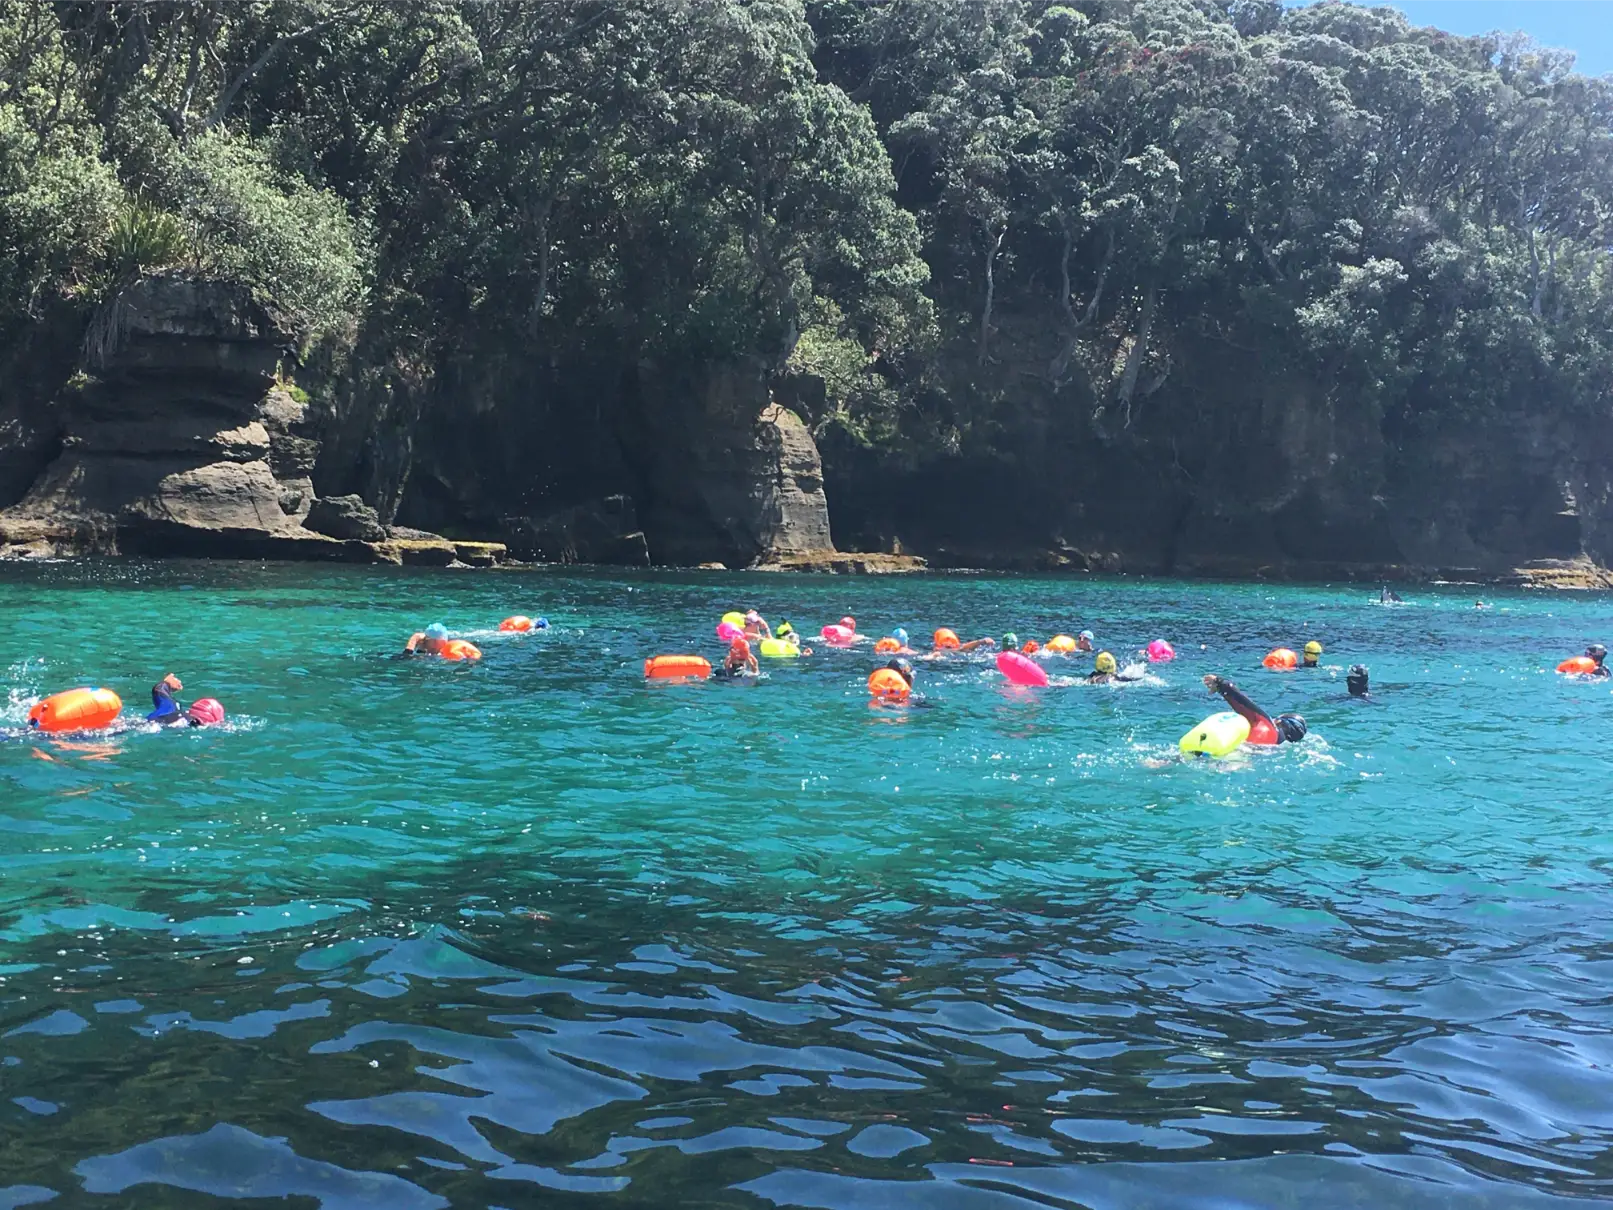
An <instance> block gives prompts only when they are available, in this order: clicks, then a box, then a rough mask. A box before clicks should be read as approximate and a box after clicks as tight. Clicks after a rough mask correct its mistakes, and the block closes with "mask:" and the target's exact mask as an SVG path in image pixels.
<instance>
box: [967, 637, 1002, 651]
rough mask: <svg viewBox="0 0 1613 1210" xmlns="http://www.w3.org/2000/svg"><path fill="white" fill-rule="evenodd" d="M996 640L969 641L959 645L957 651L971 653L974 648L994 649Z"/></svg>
mask: <svg viewBox="0 0 1613 1210" xmlns="http://www.w3.org/2000/svg"><path fill="white" fill-rule="evenodd" d="M996 645H997V640H996V639H970V640H969V641H968V642H967V643H959V644H958V650H959V651H973V650H974V649H975V648H976V647H995V646H996Z"/></svg>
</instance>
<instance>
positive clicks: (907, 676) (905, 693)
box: [868, 657, 929, 706]
mask: <svg viewBox="0 0 1613 1210" xmlns="http://www.w3.org/2000/svg"><path fill="white" fill-rule="evenodd" d="M886 673H895V674H896V677H897V678H900V680H899V683H896V684H892V683H891V681H892V680H893V679H894V678H889V677H887V676H886ZM881 681H885V683H884V684H881V683H880V682H881ZM904 686H905V688H904ZM868 691H869V693H870V694H871V695H872V696H873V699H874V701H875V703H876V704H881V705H883V704H887V703H894V704H896V705H900V706H927V705H928V704H929V703H927V702H925V701H924V699H923V698H922V697H919V696H918V695H916V694H914V693H913V665H912V664H909V663H908V662H907V661H906V660H904V659H901V658H900V657H898V658H897V659H894V660H892V661H891V662H890V663H888V664H886V665H885V666H884V667H883V668H876V669H874V671H873V673H872V674H871V675H870V676H869V677H868Z"/></svg>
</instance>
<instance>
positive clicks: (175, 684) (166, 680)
mask: <svg viewBox="0 0 1613 1210" xmlns="http://www.w3.org/2000/svg"><path fill="white" fill-rule="evenodd" d="M162 683H163V684H164V685H167V686H168V688H170V689H183V688H184V687H185V686H184V685H183V684H181V683H180V680H179V678H178V677H177V676H175V675H174V674H173V673H171V672H170V673H169V674H168V675H167V676H165V677H163V678H162Z"/></svg>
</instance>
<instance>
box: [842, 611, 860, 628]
mask: <svg viewBox="0 0 1613 1210" xmlns="http://www.w3.org/2000/svg"><path fill="white" fill-rule="evenodd" d="M840 624H841V625H842V626H844V627H845V628H846V629H847V630H850V631H853V632H855V631H856V629H857V619H856V618H854V617H852V616H851V615H850V614H847V615H846V616H845V617H843V618H841V619H840Z"/></svg>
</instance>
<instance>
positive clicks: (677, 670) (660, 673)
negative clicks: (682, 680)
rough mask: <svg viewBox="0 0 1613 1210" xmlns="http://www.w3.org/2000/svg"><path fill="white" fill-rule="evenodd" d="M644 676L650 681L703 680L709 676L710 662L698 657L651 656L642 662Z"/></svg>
mask: <svg viewBox="0 0 1613 1210" xmlns="http://www.w3.org/2000/svg"><path fill="white" fill-rule="evenodd" d="M644 675H645V676H647V677H649V678H651V679H652V680H669V679H671V678H673V677H695V678H697V679H699V680H705V679H706V678H707V677H709V676H710V675H711V661H710V660H707V659H706V658H705V657H704V656H699V655H656V656H651V657H650V658H649V659H647V660H645V661H644Z"/></svg>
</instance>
